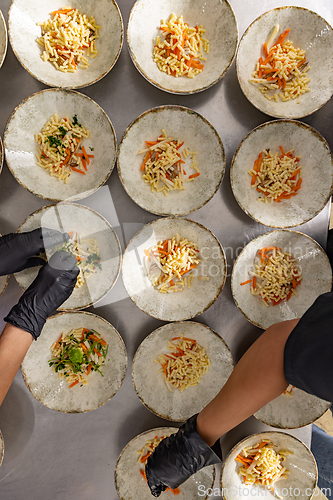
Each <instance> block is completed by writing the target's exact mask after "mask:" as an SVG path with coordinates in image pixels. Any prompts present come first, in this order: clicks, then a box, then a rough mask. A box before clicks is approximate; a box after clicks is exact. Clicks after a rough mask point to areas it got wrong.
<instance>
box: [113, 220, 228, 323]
mask: <svg viewBox="0 0 333 500" xmlns="http://www.w3.org/2000/svg"><path fill="white" fill-rule="evenodd" d="M177 233H178V234H179V235H180V236H181V237H182V238H187V239H188V240H189V241H193V242H194V243H196V244H197V246H198V250H199V251H200V250H201V253H200V254H199V258H201V259H202V262H200V263H199V265H198V267H196V268H195V269H194V270H193V274H194V276H195V279H194V280H193V282H192V284H191V288H185V289H184V290H183V291H181V292H177V293H160V292H158V291H157V290H155V289H154V287H153V286H152V284H151V282H150V280H149V278H148V276H147V274H146V270H145V267H144V255H145V254H144V250H145V249H146V250H148V249H149V248H150V247H151V246H152V245H156V244H157V243H158V242H159V241H160V240H166V239H169V238H172V237H173V236H175V235H176V234H177ZM122 275H123V282H124V285H125V288H126V290H127V293H128V295H129V296H130V298H131V299H132V300H133V302H134V303H135V304H136V305H137V306H138V307H139V308H140V309H141V310H142V311H143V312H145V313H147V314H149V316H152V317H154V318H157V319H161V320H162V321H182V320H185V319H190V318H193V317H194V316H197V315H198V314H201V313H202V312H204V311H205V310H206V309H208V308H209V307H210V306H211V305H212V304H213V303H214V302H215V300H216V299H217V297H218V296H219V293H220V292H221V290H222V288H223V286H224V283H225V280H226V258H225V255H224V250H223V248H222V246H221V244H220V242H219V241H218V240H217V238H216V237H215V236H214V235H213V234H212V233H211V232H210V231H209V230H208V229H206V228H205V227H204V226H202V225H201V224H198V223H197V222H193V221H191V220H188V219H177V218H171V217H170V218H165V219H158V220H155V221H153V222H151V223H150V224H147V225H146V226H144V227H143V228H142V229H140V231H138V233H137V234H136V235H135V236H134V237H133V238H132V239H131V241H130V242H129V244H128V246H127V248H126V250H125V253H124V257H123V265H122ZM198 276H204V277H209V280H208V281H205V280H199V279H198Z"/></svg>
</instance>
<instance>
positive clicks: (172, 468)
mask: <svg viewBox="0 0 333 500" xmlns="http://www.w3.org/2000/svg"><path fill="white" fill-rule="evenodd" d="M197 416H198V415H194V416H193V417H191V418H189V419H188V420H187V421H186V422H185V424H183V425H182V426H181V427H180V428H179V430H178V432H177V433H176V434H171V436H169V437H167V438H165V439H163V441H161V442H160V444H159V445H158V446H157V447H156V448H155V451H154V452H153V453H152V454H151V455H150V457H149V458H148V461H147V465H146V469H145V470H146V477H147V480H148V486H149V488H150V491H151V494H152V495H153V496H154V497H159V496H160V494H161V492H162V491H164V490H166V488H167V487H168V486H169V488H172V489H174V488H177V487H178V486H179V485H180V484H182V483H184V482H185V481H186V479H188V478H189V477H190V476H192V474H195V473H196V472H197V471H198V470H200V469H202V468H203V467H206V465H213V464H217V463H219V462H221V460H220V458H219V457H218V456H217V455H216V454H215V453H214V452H213V450H212V448H210V447H209V446H208V444H207V443H206V442H205V441H204V440H203V439H202V437H201V436H200V435H199V434H198V432H197V427H196V421H197Z"/></svg>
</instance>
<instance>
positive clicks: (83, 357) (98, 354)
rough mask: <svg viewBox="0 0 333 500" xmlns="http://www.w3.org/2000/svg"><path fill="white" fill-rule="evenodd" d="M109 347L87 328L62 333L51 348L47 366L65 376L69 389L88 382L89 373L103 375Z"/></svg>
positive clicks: (96, 333) (94, 332)
mask: <svg viewBox="0 0 333 500" xmlns="http://www.w3.org/2000/svg"><path fill="white" fill-rule="evenodd" d="M108 349H109V345H108V343H107V342H106V341H105V340H104V339H103V338H102V337H101V335H100V333H98V332H96V331H95V330H93V329H89V328H77V329H72V330H71V331H70V332H69V333H68V334H66V333H65V332H63V333H62V334H61V335H60V337H59V339H58V341H57V342H54V343H53V344H52V346H51V351H52V354H53V356H54V357H53V358H52V359H50V360H49V366H50V367H53V368H54V370H55V372H56V373H59V375H60V376H65V378H66V380H67V382H68V384H69V388H70V389H71V388H72V387H74V386H75V385H77V384H80V385H83V384H86V383H87V382H88V380H89V379H88V378H87V377H88V376H89V375H90V373H91V372H94V371H95V372H98V373H100V374H101V375H102V376H104V375H103V371H102V370H103V367H104V365H105V361H106V357H107V354H108Z"/></svg>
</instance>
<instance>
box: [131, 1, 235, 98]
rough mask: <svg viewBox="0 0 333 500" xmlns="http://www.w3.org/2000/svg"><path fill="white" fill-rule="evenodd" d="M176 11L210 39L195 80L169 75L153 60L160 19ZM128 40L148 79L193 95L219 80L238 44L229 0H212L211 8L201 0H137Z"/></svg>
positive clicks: (133, 57)
mask: <svg viewBox="0 0 333 500" xmlns="http://www.w3.org/2000/svg"><path fill="white" fill-rule="evenodd" d="M173 12H174V13H175V14H176V15H177V16H180V15H182V16H183V19H184V22H186V23H188V24H189V26H193V27H194V26H196V25H198V26H199V25H200V24H201V25H202V26H203V27H204V28H205V29H206V33H205V37H206V38H207V39H208V40H209V42H210V50H209V54H204V55H205V56H206V55H207V61H206V62H205V63H204V69H203V71H202V72H201V73H200V74H199V75H196V76H195V77H194V78H193V79H191V78H187V77H181V78H175V77H173V76H170V75H167V74H166V73H163V72H161V71H160V70H159V69H158V67H157V66H156V63H154V61H153V47H154V44H155V43H156V37H157V36H158V35H160V33H161V31H160V29H159V28H160V23H161V20H162V19H164V20H165V21H167V20H169V18H170V15H171V14H172V13H173ZM162 38H163V37H162ZM162 38H161V39H162ZM127 42H128V46H129V51H130V55H131V58H132V61H133V63H134V65H135V66H136V68H137V69H138V71H139V72H140V73H141V75H142V76H144V78H146V80H148V81H149V82H150V83H152V84H153V85H155V86H156V87H159V88H160V89H162V90H165V91H166V92H171V93H174V94H193V93H195V92H201V91H202V90H206V89H208V88H209V87H211V86H212V85H214V84H215V83H216V82H218V81H219V80H220V79H221V78H222V76H223V75H224V74H225V72H226V71H227V69H228V68H229V66H230V65H231V63H232V61H233V59H234V56H235V53H236V48H237V43H238V28H237V21H236V18H235V14H234V12H233V10H232V8H231V6H230V5H229V3H228V2H227V0H211V1H210V2H209V7H208V6H207V5H206V4H205V3H202V2H201V1H200V0H164V1H162V0H158V1H157V0H137V2H136V3H135V4H134V6H133V8H132V11H131V13H130V17H129V21H128V27H127Z"/></svg>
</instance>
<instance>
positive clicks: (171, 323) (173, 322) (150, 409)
mask: <svg viewBox="0 0 333 500" xmlns="http://www.w3.org/2000/svg"><path fill="white" fill-rule="evenodd" d="M181 323H194V324H197V325H200V326H203V327H205V328H207V329H208V330H210V333H213V334H214V335H215V336H217V337H219V339H221V340H222V343H223V344H224V347H226V348H227V350H228V352H229V354H230V359H231V363H232V367H233V368H235V362H234V359H233V356H232V353H231V350H230V347H229V346H228V344H227V343H226V341H225V340H224V338H223V337H222V336H221V335H220V334H219V333H217V332H216V331H215V330H213V329H212V328H211V327H210V326H208V325H205V324H203V323H199V322H198V321H193V320H186V321H185V320H181V321H171V322H169V323H167V324H165V325H162V326H159V327H158V328H155V330H153V331H152V332H150V333H149V334H148V335H147V336H146V337H145V338H144V339H143V340H142V342H140V344H139V346H138V348H137V349H136V351H135V354H134V356H133V361H132V370H131V376H132V383H133V386H134V390H135V393H136V395H137V396H138V398H139V399H140V401H141V403H142V404H143V405H144V406H145V407H146V408H148V410H149V411H151V412H152V413H153V414H154V415H157V416H158V417H160V418H164V419H165V420H168V421H170V422H185V421H186V419H185V420H179V419H172V418H171V417H170V416H168V415H164V414H162V413H158V412H157V411H155V410H153V409H152V408H151V407H150V406H149V405H148V404H147V403H145V402H144V400H143V398H142V397H141V396H140V394H139V392H138V389H137V387H136V385H135V382H134V363H135V358H136V356H137V354H138V353H139V349H140V348H141V346H142V344H143V343H144V342H145V341H146V340H147V339H148V338H149V337H151V336H152V335H153V334H155V335H158V333H157V332H158V331H159V330H162V329H163V328H165V327H168V326H169V325H174V324H177V325H178V324H181ZM221 389H222V387H221Z"/></svg>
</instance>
